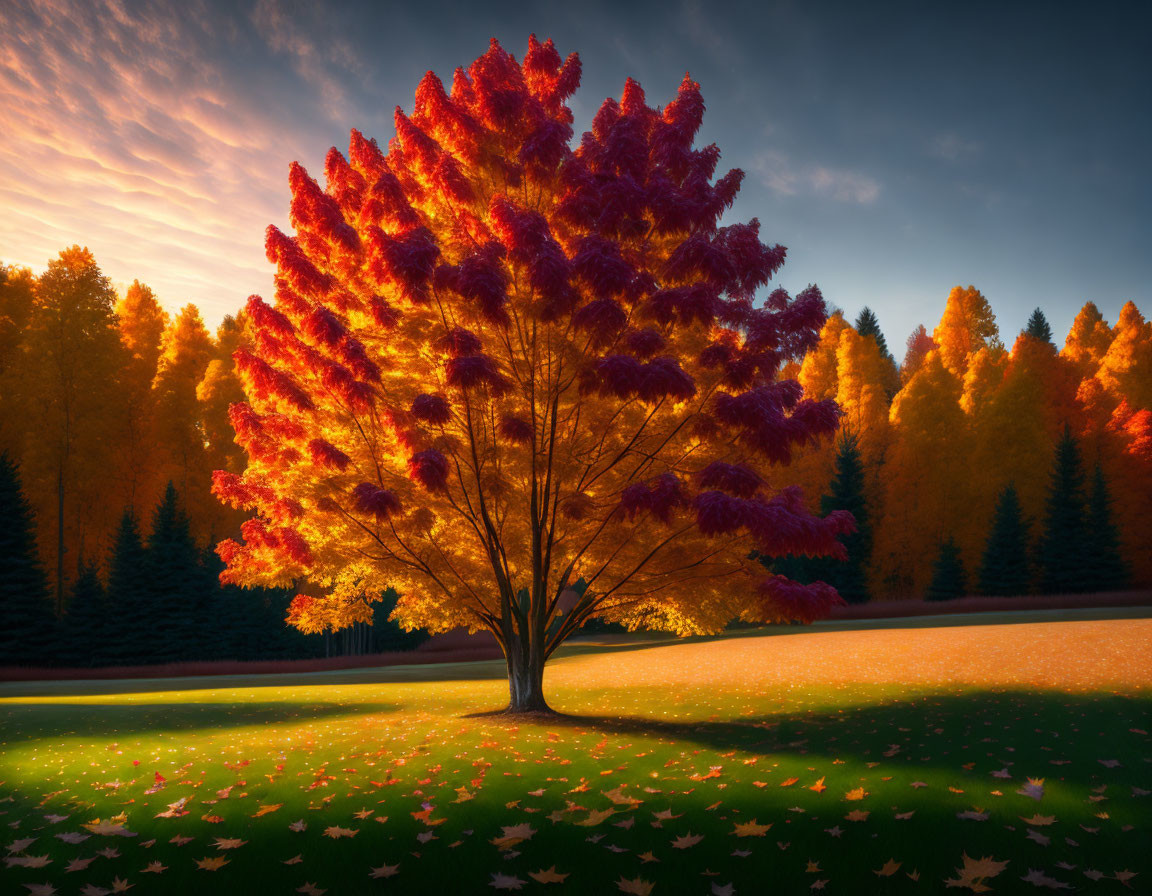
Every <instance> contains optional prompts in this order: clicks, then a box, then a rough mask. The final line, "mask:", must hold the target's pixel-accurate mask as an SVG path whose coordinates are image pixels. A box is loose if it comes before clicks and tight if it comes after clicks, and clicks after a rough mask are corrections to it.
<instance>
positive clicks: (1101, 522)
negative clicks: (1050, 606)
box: [1084, 464, 1128, 591]
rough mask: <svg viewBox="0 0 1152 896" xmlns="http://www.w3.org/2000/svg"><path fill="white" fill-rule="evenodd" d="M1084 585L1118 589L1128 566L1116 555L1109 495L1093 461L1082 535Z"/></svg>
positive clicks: (1117, 539) (1116, 539)
mask: <svg viewBox="0 0 1152 896" xmlns="http://www.w3.org/2000/svg"><path fill="white" fill-rule="evenodd" d="M1084 555H1085V556H1084V567H1085V568H1084V578H1085V586H1086V588H1087V589H1088V590H1091V591H1119V590H1120V589H1121V588H1125V587H1127V585H1128V570H1127V568H1126V566H1125V564H1124V559H1123V558H1122V557H1121V555H1120V534H1119V532H1118V531H1117V529H1116V523H1115V522H1114V521H1113V519H1112V496H1111V495H1110V494H1109V492H1108V482H1107V481H1106V480H1105V478H1104V470H1103V469H1102V468H1101V466H1100V464H1097V465H1096V472H1095V475H1094V476H1093V477H1092V493H1091V494H1090V495H1089V497H1088V514H1087V526H1086V532H1085V537H1084Z"/></svg>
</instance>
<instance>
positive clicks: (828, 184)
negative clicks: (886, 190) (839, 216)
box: [752, 152, 880, 205]
mask: <svg viewBox="0 0 1152 896" xmlns="http://www.w3.org/2000/svg"><path fill="white" fill-rule="evenodd" d="M752 170H753V172H754V173H755V174H756V176H757V177H759V179H760V182H761V183H762V184H764V186H765V187H767V188H768V189H769V190H772V191H773V192H775V193H780V194H783V195H785V196H796V195H803V194H807V195H813V196H820V197H822V198H825V199H833V200H835V201H837V202H852V203H857V204H860V205H868V204H870V203H873V202H875V201H876V200H877V199H878V198H879V196H880V184H879V183H878V182H877V181H876V180H875V179H873V178H871V177H869V176H868V175H866V174H862V173H860V172H858V171H850V170H847V169H844V168H830V167H827V166H824V165H816V164H803V163H801V164H797V163H795V162H793V161H792V160H791V159H789V158H788V157H787V156H786V155H784V154H783V153H779V152H765V153H761V154H760V155H758V156H757V157H756V158H755V160H754V162H753V164H752Z"/></svg>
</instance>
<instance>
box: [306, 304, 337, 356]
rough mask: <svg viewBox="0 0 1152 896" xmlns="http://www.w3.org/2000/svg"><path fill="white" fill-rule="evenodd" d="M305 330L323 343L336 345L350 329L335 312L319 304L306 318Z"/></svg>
mask: <svg viewBox="0 0 1152 896" xmlns="http://www.w3.org/2000/svg"><path fill="white" fill-rule="evenodd" d="M304 332H306V333H307V334H308V335H309V336H311V337H312V338H313V339H315V340H316V341H317V342H319V343H320V344H321V345H327V346H334V345H336V343H338V342H339V341H340V339H341V338H342V337H343V336H344V334H345V333H347V332H348V330H347V328H345V326H344V324H342V323H341V322H340V319H339V318H338V317H336V315H335V314H333V313H332V312H331V311H329V310H328V309H327V308H325V307H324V306H323V305H317V306H316V307H315V308H314V309H313V310H312V313H311V314H309V315H308V316H307V317H306V318H305V319H304Z"/></svg>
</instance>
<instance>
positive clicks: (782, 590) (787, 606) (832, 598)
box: [757, 575, 844, 622]
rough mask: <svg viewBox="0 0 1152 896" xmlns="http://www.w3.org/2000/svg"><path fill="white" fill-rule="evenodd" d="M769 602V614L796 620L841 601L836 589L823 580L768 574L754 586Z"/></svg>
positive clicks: (808, 618) (817, 615) (824, 612)
mask: <svg viewBox="0 0 1152 896" xmlns="http://www.w3.org/2000/svg"><path fill="white" fill-rule="evenodd" d="M757 590H758V592H759V594H760V596H761V597H762V598H764V599H765V601H766V602H767V603H768V607H767V608H766V609H768V610H769V613H768V614H766V615H768V616H769V617H771V616H773V615H775V616H777V617H778V618H783V619H795V620H797V621H798V622H813V621H815V620H817V619H821V618H823V617H824V616H827V615H828V614H829V613H830V612H831V611H832V609H833V608H834V607H839V606H842V605H843V604H844V600H843V598H841V597H840V595H839V594H837V593H836V589H835V588H833V587H832V586H831V585H828V584H825V583H824V582H813V583H812V584H811V585H801V584H800V583H799V582H794V581H792V580H791V579H786V578H784V576H776V575H773V576H769V577H768V578H766V579H765V580H764V581H763V582H761V583H760V586H759V588H758V589H757Z"/></svg>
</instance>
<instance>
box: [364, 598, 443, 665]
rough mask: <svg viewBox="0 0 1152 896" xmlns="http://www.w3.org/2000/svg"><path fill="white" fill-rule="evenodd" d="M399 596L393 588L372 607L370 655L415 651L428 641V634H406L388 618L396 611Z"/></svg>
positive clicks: (421, 632) (415, 632) (417, 632)
mask: <svg viewBox="0 0 1152 896" xmlns="http://www.w3.org/2000/svg"><path fill="white" fill-rule="evenodd" d="M398 598H399V595H397V593H396V592H395V591H393V590H392V589H391V588H389V589H388V590H387V591H385V592H384V593H383V594H382V595H381V596H380V600H379V601H377V602H376V603H374V604H373V605H372V626H371V629H370V631H369V639H368V651H367V652H368V653H386V652H389V651H394V650H415V649H416V648H417V647H419V646H420V645H421V644H422V643H424V642H425V641H427V640H428V635H427V633H426V632H423V631H420V630H417V631H414V632H406V631H404V629H402V628H400V626H399V625H397V624H396V623H395V622H393V621H392V620H390V619H389V618H388V616H389V615H390V614H391V612H392V611H393V610H394V609H396V601H397V599H398Z"/></svg>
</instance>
